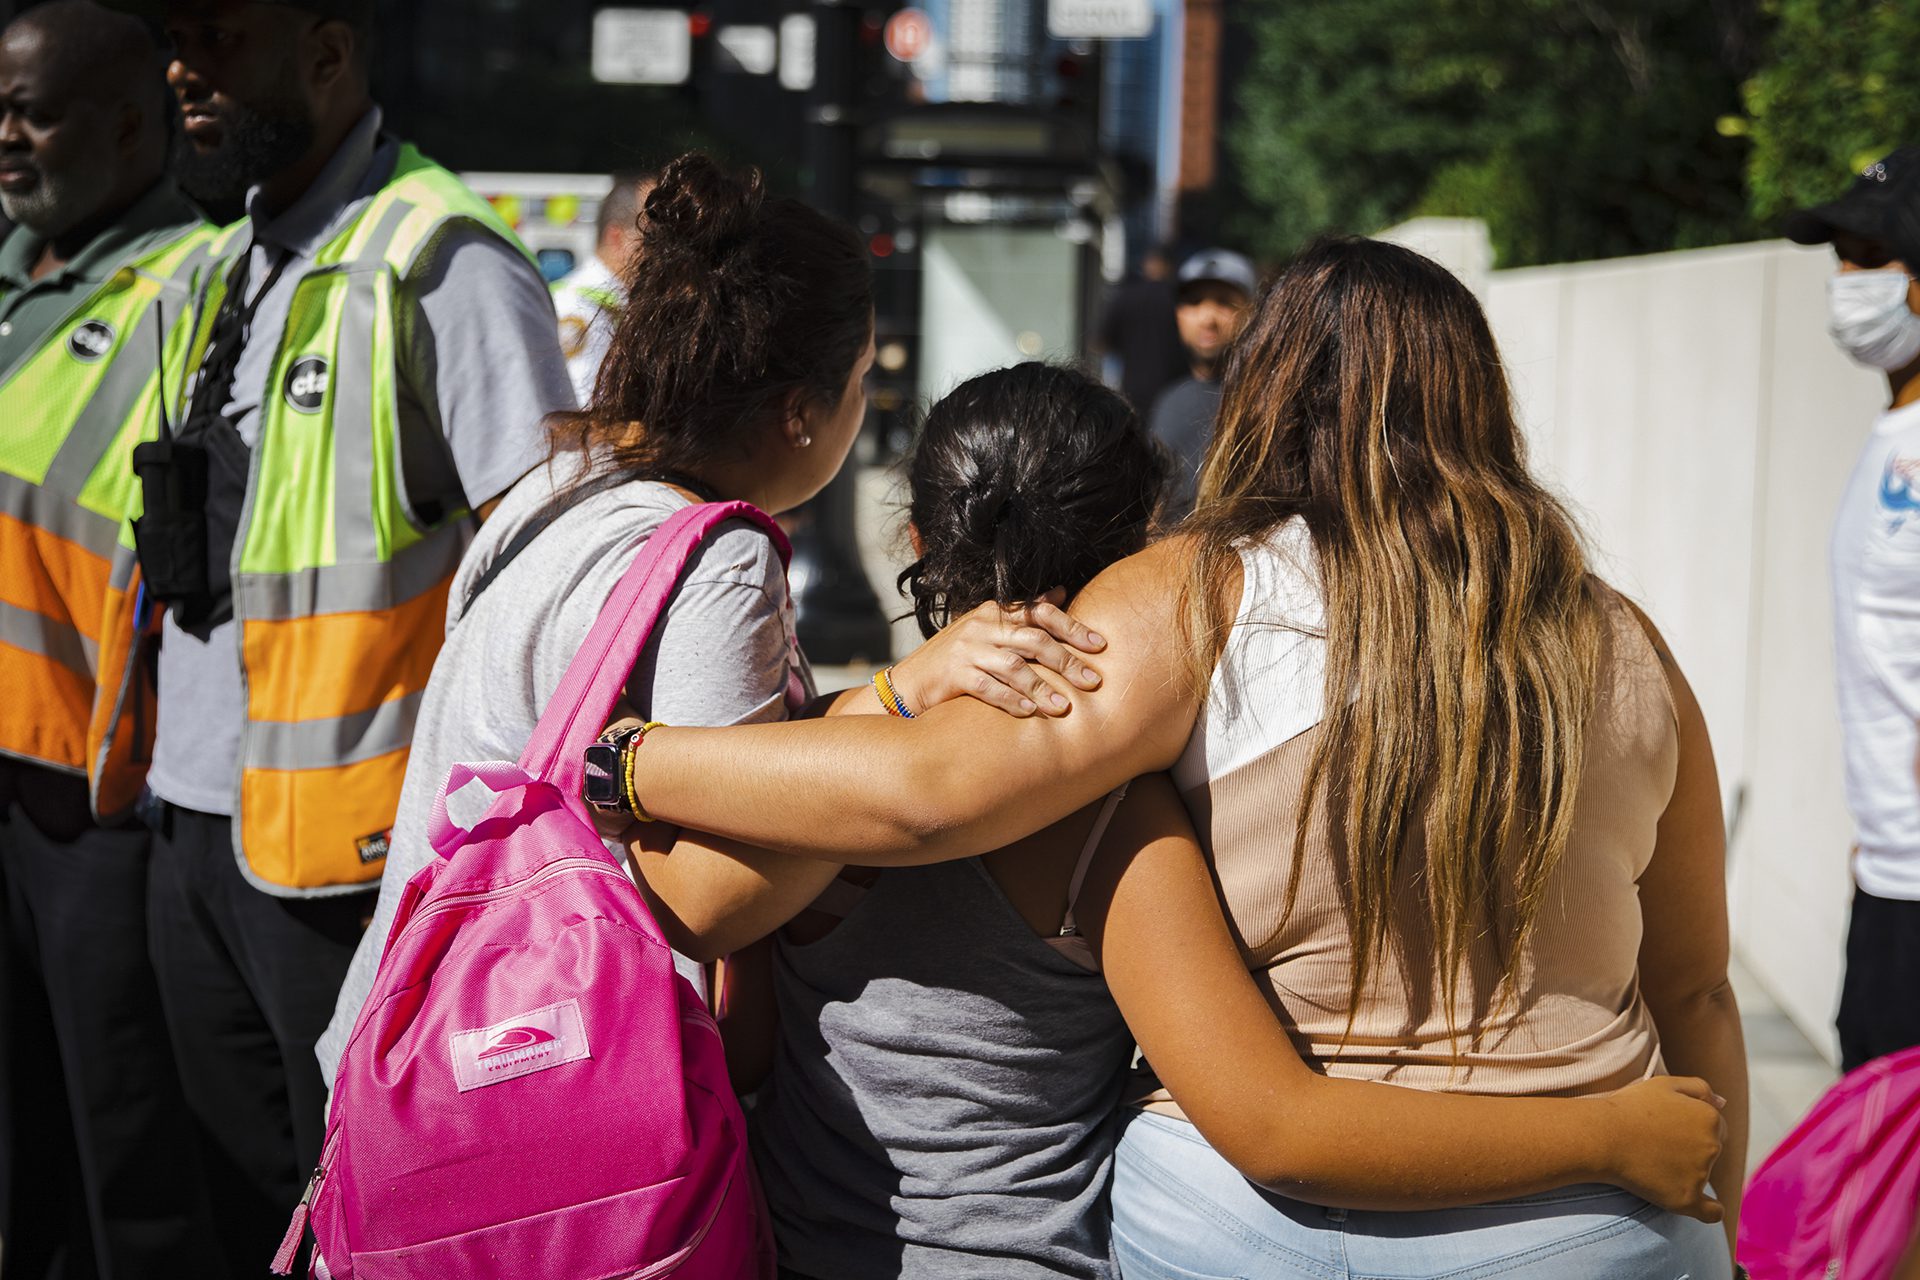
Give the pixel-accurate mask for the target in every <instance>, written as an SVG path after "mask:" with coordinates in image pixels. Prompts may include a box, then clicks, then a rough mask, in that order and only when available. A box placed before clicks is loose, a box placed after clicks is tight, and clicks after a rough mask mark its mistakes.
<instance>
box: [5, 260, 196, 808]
mask: <svg viewBox="0 0 1920 1280" xmlns="http://www.w3.org/2000/svg"><path fill="white" fill-rule="evenodd" d="M216 235H217V233H216V232H215V230H214V229H213V228H212V227H210V226H206V225H199V226H193V227H189V228H183V230H182V232H181V233H180V234H179V235H178V236H176V237H174V238H173V239H171V240H169V241H167V242H166V243H165V244H162V245H159V246H157V247H154V248H150V249H147V250H146V251H144V252H142V253H141V254H140V255H139V256H138V257H135V258H132V259H130V260H128V261H127V262H125V263H123V264H122V265H121V266H120V267H119V268H118V269H117V270H116V271H114V272H113V273H112V274H111V275H110V276H108V277H107V278H106V279H105V280H104V281H102V282H101V284H100V286H99V287H98V288H97V289H95V290H94V291H93V293H92V294H91V295H89V296H88V297H87V298H85V299H84V300H83V301H81V302H80V303H79V304H78V305H77V306H76V307H75V308H74V309H73V311H72V313H71V314H69V315H68V316H67V317H66V318H65V319H63V320H62V321H61V322H60V323H59V324H58V325H56V326H54V328H53V329H51V330H50V331H49V333H48V335H47V338H46V340H45V341H44V342H42V343H41V345H40V346H39V347H38V348H37V349H35V350H34V351H32V352H31V353H29V354H28V355H26V356H25V357H24V358H22V359H21V360H19V361H18V362H17V363H16V364H15V365H14V366H13V367H12V368H11V369H8V370H5V371H0V682H4V684H5V687H6V689H7V692H6V696H5V697H3V698H0V752H4V753H6V754H8V755H12V756H15V757H18V758H21V759H25V760H30V761H34V762H36V763H39V764H43V765H46V766H49V767H51V768H55V769H61V770H66V771H70V772H73V773H85V774H86V775H87V778H88V782H89V791H90V794H91V797H92V803H93V808H94V812H95V814H96V816H98V817H100V818H102V819H112V818H116V817H120V816H122V815H124V814H125V813H126V812H127V811H128V810H130V809H131V808H132V807H133V803H134V801H135V800H136V799H137V798H138V796H139V794H140V788H141V786H142V785H143V784H144V782H145V780H146V769H147V763H148V762H149V761H150V760H151V758H152V747H153V725H154V712H153V696H154V691H153V688H152V683H151V681H149V680H148V679H146V677H145V674H144V670H143V668H144V663H142V662H141V661H138V660H137V656H136V655H137V654H138V651H139V647H140V640H141V633H142V631H143V630H144V622H145V620H144V619H142V618H141V617H140V616H139V613H140V611H139V610H138V609H137V607H136V605H137V601H138V596H139V589H140V575H139V568H138V565H137V563H136V561H135V557H134V551H133V531H132V527H131V525H130V524H129V523H128V520H127V513H128V512H129V511H130V510H131V509H132V507H133V504H134V502H135V494H136V492H137V488H138V486H137V483H136V481H135V477H134V473H133V456H132V455H133V447H134V445H135V444H137V443H139V442H140V441H141V440H143V439H152V438H153V437H154V436H155V435H156V434H157V433H158V424H159V417H160V410H161V402H162V390H163V388H164V398H165V400H166V402H167V412H168V414H169V415H171V416H173V417H175V418H177V417H178V415H179V413H180V412H181V407H182V405H183V403H184V390H183V387H184V383H185V381H186V373H187V370H188V368H189V359H190V351H189V348H190V344H191V342H192V340H193V338H194V335H195V331H196V328H197V325H196V321H195V316H194V303H195V300H196V298H198V297H199V295H200V293H201V283H202V280H203V278H204V277H205V276H206V275H207V274H209V273H210V272H211V270H212V265H213V245H214V241H215V238H216Z"/></svg>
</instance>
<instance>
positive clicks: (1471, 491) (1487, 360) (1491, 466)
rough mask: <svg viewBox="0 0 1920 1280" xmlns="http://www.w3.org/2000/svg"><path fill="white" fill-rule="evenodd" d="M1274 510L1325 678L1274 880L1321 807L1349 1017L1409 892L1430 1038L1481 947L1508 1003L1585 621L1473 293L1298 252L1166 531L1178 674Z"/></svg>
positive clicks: (1562, 783)
mask: <svg viewBox="0 0 1920 1280" xmlns="http://www.w3.org/2000/svg"><path fill="white" fill-rule="evenodd" d="M1294 516H1299V517H1301V518H1303V519H1304V520H1305V522H1306V526H1307V529H1308V530H1309V532H1310V535H1311V537H1312V541H1313V546H1314V550H1315V552H1316V555H1317V557H1318V561H1319V569H1320V576H1321V581H1322V584H1323V588H1324V591H1325V596H1326V653H1327V670H1326V688H1325V706H1326V709H1325V715H1324V719H1323V722H1322V728H1321V735H1320V738H1319V740H1318V742H1317V743H1316V744H1315V748H1314V752H1313V756H1312V760H1311V763H1310V765H1309V772H1308V775H1307V786H1306V789H1305V793H1304V795H1303V797H1302V800H1301V805H1300V810H1299V814H1298V821H1297V823H1296V834H1295V838H1294V844H1293V860H1294V874H1293V877H1292V884H1293V885H1295V886H1297V885H1298V883H1299V880H1300V873H1301V868H1302V862H1303V859H1304V856H1305V849H1306V840H1307V833H1308V825H1309V818H1310V816H1311V815H1312V814H1313V813H1314V812H1315V806H1316V804H1317V803H1318V804H1321V805H1323V806H1324V808H1323V809H1322V810H1321V812H1324V813H1325V814H1326V815H1327V820H1328V822H1329V825H1330V827H1331V835H1332V836H1333V838H1334V839H1335V840H1336V841H1337V842H1339V843H1340V844H1341V845H1342V846H1344V851H1345V861H1346V865H1347V868H1348V884H1347V885H1346V886H1345V890H1346V893H1345V897H1346V904H1347V913H1348V928H1349V935H1350V938H1351V942H1352V950H1353V985H1352V993H1351V1003H1350V1006H1349V1027H1351V1025H1352V1023H1351V1018H1352V1015H1353V1012H1354V1010H1355V1009H1356V1008H1357V1007H1358V1004H1359V1002H1360V1000H1361V998H1362V995H1363V994H1364V993H1365V991H1366V990H1367V987H1368V982H1369V980H1370V978H1371V977H1372V976H1373V975H1374V973H1375V972H1376V968H1377V966H1379V964H1380V961H1381V955H1382V952H1383V950H1385V949H1386V948H1387V947H1389V946H1390V945H1391V944H1392V943H1393V942H1394V941H1395V938H1394V931H1393V929H1392V925H1393V923H1394V911H1395V904H1396V902H1397V901H1398V902H1400V903H1402V904H1403V907H1404V903H1405V902H1406V901H1408V899H1406V898H1405V897H1404V896H1403V895H1404V894H1406V893H1407V892H1408V891H1409V890H1411V891H1412V892H1413V893H1414V894H1415V895H1416V896H1415V897H1414V898H1413V899H1412V901H1416V902H1417V901H1421V900H1422V899H1423V900H1424V905H1425V911H1426V916H1427V919H1426V921H1425V924H1426V925H1427V926H1428V927H1429V928H1430V929H1431V937H1432V941H1433V945H1434V947H1435V950H1436V953H1437V954H1436V955H1434V957H1433V961H1434V963H1435V965H1436V966H1437V972H1438V975H1439V978H1440V982H1441V996H1442V1001H1443V1003H1444V1005H1445V1007H1446V1008H1447V1010H1448V1018H1449V1025H1450V1026H1452V1025H1454V1022H1453V1012H1452V1011H1453V1010H1454V1008H1455V1007H1456V1006H1455V1001H1456V997H1457V993H1458V990H1459V981H1460V973H1461V970H1462V968H1463V966H1468V965H1469V963H1470V961H1472V960H1473V958H1474V956H1475V955H1476V948H1478V947H1480V946H1481V945H1482V944H1483V943H1484V944H1491V946H1492V949H1493V950H1492V955H1491V959H1492V961H1493V963H1494V967H1495V969H1496V971H1497V981H1495V982H1494V983H1493V984H1492V985H1493V989H1504V990H1505V991H1506V993H1507V994H1508V995H1511V994H1513V991H1512V988H1513V982H1514V978H1515V970H1516V966H1517V964H1518V960H1519V957H1520V954H1521V952H1522V949H1523V947H1524V945H1525V943H1526V941H1527V938H1528V936H1529V935H1530V933H1531V931H1532V929H1533V927H1534V924H1535V921H1536V920H1537V919H1538V917H1539V913H1540V908H1541V904H1542V899H1543V897H1544V894H1545V891H1546V886H1547V885H1548V882H1549V880H1550V879H1551V877H1552V876H1553V873H1554V869H1555V867H1556V866H1557V865H1558V864H1559V862H1560V859H1561V857H1562V856H1563V855H1564V854H1565V852H1566V848H1567V842H1568V839H1569V836H1570V835H1571V831H1572V825H1573V816H1574V807H1575V802H1576V800H1577V797H1578V793H1579V781H1580V776H1581V767H1582V763H1583V757H1584V754H1585V747H1586V737H1587V726H1588V722H1589V721H1590V719H1591V718H1592V715H1593V708H1594V701H1595V698H1594V689H1595V683H1596V678H1597V674H1598V667H1599V661H1600V653H1601V646H1602V627H1603V620H1602V615H1601V605H1600V603H1599V601H1598V599H1597V598H1596V596H1595V595H1594V593H1593V589H1592V586H1591V583H1590V579H1589V577H1588V573H1587V566H1586V560H1585V556H1584V554H1583V552H1582V550H1581V546H1580V540H1579V536H1578V534H1577V532H1576V531H1575V529H1574V527H1573V523H1572V521H1571V520H1570V519H1569V518H1568V516H1567V514H1566V512H1565V511H1564V510H1563V509H1562V508H1561V506H1560V504H1559V503H1558V502H1556V501H1555V500H1554V499H1553V497H1552V496H1550V495H1549V494H1548V493H1546V492H1545V490H1543V489H1542V488H1541V487H1540V486H1539V485H1538V484H1536V483H1535V482H1534V480H1533V478H1532V477H1531V476H1530V475H1529V474H1528V472H1527V467H1526V462H1525V457H1524V448H1523V445H1522V441H1521V438H1520V433H1519V430H1518V428H1517V427H1516V425H1515V423H1514V418H1513V408H1512V402H1511V395H1510V392H1509V390H1508V387H1507V382H1506V377H1505V375H1504V373H1503V372H1502V368H1501V363H1500V356H1499V352H1498V350H1497V349H1496V347H1495V345H1494V341H1493V334H1492V332H1491V331H1490V330H1489V329H1488V327H1487V322H1486V317H1485V316H1484V315H1483V314H1482V313H1481V310H1480V306H1479V303H1478V302H1477V301H1476V300H1475V299H1474V297H1473V295H1472V294H1471V293H1470V292H1469V291H1468V290H1467V289H1466V287H1465V286H1463V285H1462V284H1461V283H1460V282H1459V281H1458V280H1456V279H1455V278H1454V277H1453V276H1452V275H1451V274H1449V273H1448V272H1447V271H1446V270H1444V269H1443V268H1441V267H1440V266H1438V265H1437V264H1435V263H1433V262H1431V261H1429V260H1427V259H1426V258H1423V257H1421V256H1420V255H1418V254H1416V253H1413V252H1411V251H1409V250H1407V249H1403V248H1399V247H1397V246H1394V245H1390V244H1385V243H1382V242H1379V241H1373V240H1351V239H1340V240H1327V241H1322V242H1320V243H1318V244H1315V245H1314V246H1312V247H1310V248H1309V249H1307V250H1306V251H1305V252H1304V253H1302V254H1301V255H1300V256H1299V257H1298V258H1296V259H1295V260H1294V261H1293V262H1292V263H1291V264H1290V265H1289V266H1288V267H1287V268H1286V269H1285V270H1284V271H1283V272H1282V273H1281V274H1280V276H1279V277H1278V278H1277V279H1276V280H1275V281H1274V283H1273V284H1272V285H1271V287H1270V288H1269V290H1268V291H1267V293H1266V294H1265V296H1264V298H1263V299H1262V301H1261V303H1260V306H1259V308H1258V311H1257V313H1256V314H1255V315H1254V317H1253V318H1252V320H1251V321H1250V323H1249V325H1248V329H1247V331H1246V333H1244V334H1243V335H1242V336H1241V338H1240V340H1239V341H1238V342H1237V343H1236V344H1235V347H1234V350H1233V353H1232V355H1231V356H1230V358H1229V361H1228V365H1227V370H1226V380H1225V385H1224V387H1223V390H1222V398H1221V403H1220V413H1219V422H1218V425H1217V427H1216V431H1215V436H1214V442H1213V445H1212V448H1211V449H1210V451H1209V452H1208V454H1207V459H1206V463H1205V466H1204V468H1203V470H1202V472H1201V476H1200V486H1199V500H1198V507H1197V509H1196V512H1195V514H1194V516H1193V517H1192V518H1191V519H1190V520H1189V522H1188V523H1187V525H1186V526H1185V529H1186V530H1187V531H1188V532H1190V533H1192V534H1193V535H1194V537H1195V541H1196V544H1197V554H1196V557H1195V560H1194V564H1193V570H1192V577H1191V580H1190V582H1189V584H1188V589H1187V593H1186V595H1187V606H1186V614H1187V620H1188V624H1189V630H1190V639H1191V640H1192V641H1193V654H1194V660H1193V671H1192V674H1193V675H1194V677H1195V678H1196V679H1197V680H1201V681H1204V679H1205V678H1206V675H1207V673H1208V672H1209V671H1210V670H1211V667H1212V665H1213V662H1214V659H1215V657H1216V655H1217V654H1218V653H1219V652H1220V646H1221V645H1222V644H1223V643H1224V640H1225V636H1226V632H1227V629H1228V627H1230V626H1231V625H1232V621H1233V605H1232V602H1230V601H1228V600H1225V599H1223V598H1222V596H1221V593H1220V591H1219V589H1218V584H1219V583H1220V582H1221V581H1222V580H1223V578H1224V577H1225V576H1226V575H1229V574H1230V573H1231V572H1232V571H1233V570H1234V569H1235V568H1236V567H1237V551H1236V546H1237V545H1238V544H1239V543H1240V542H1241V541H1242V540H1244V539H1248V538H1257V537H1260V536H1262V535H1263V534H1265V533H1267V532H1268V531H1270V530H1271V529H1272V528H1273V527H1275V526H1276V525H1278V524H1279V523H1280V522H1282V521H1284V520H1287V519H1289V518H1291V517H1294ZM1416 837H1424V839H1423V840H1418V839H1416ZM1422 844H1423V845H1424V850H1423V853H1422V856H1421V857H1420V858H1419V860H1418V864H1417V865H1414V860H1413V859H1412V858H1410V857H1409V856H1408V853H1409V850H1413V849H1418V848H1419V847H1420V846H1421V845H1422ZM1293 893H1294V890H1293V889H1290V890H1289V897H1288V902H1287V909H1288V911H1289V912H1291V910H1292V908H1293ZM1475 967H1477V966H1475ZM1476 985H1477V984H1476ZM1503 998H1504V997H1503ZM1483 999H1484V1002H1485V1003H1489V1004H1490V1003H1491V991H1479V992H1476V1005H1479V1006H1482V1007H1484V1006H1483V1005H1482V1001H1483Z"/></svg>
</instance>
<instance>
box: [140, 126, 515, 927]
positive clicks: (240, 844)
mask: <svg viewBox="0 0 1920 1280" xmlns="http://www.w3.org/2000/svg"><path fill="white" fill-rule="evenodd" d="M455 224H466V225H470V226H475V227H479V228H481V229H483V230H485V231H487V232H490V233H492V234H494V235H497V236H499V237H501V238H502V239H504V240H506V241H507V242H508V243H510V244H512V245H514V246H515V247H516V248H518V249H519V250H520V251H521V252H522V253H523V254H525V253H526V249H525V246H523V245H521V244H520V242H519V240H518V239H517V238H516V237H515V236H514V234H513V231H512V229H511V228H509V227H508V226H507V225H506V223H505V222H503V221H502V220H501V219H500V217H499V215H498V214H496V213H495V212H494V210H493V208H492V206H490V205H488V204H487V203H486V201H484V200H482V199H481V198H480V197H479V196H477V195H475V194H474V193H473V192H472V191H471V190H469V189H468V188H467V187H466V186H465V185H464V184H462V183H461V182H460V180H459V179H458V178H456V177H455V176H454V175H453V174H451V173H449V172H448V171H447V170H445V169H443V168H441V167H440V166H439V165H437V164H434V163H433V162H432V161H430V160H428V159H426V158H425V157H423V156H422V155H421V154H420V153H419V152H418V151H417V150H415V149H414V148H413V147H412V146H410V145H409V146H403V147H402V148H401V149H400V155H399V159H398V161H397V162H396V164H395V167H394V171H393V173H392V175H391V176H390V177H389V178H388V180H387V182H386V184H385V185H384V186H383V187H382V188H381V189H380V190H379V191H378V192H376V193H374V194H373V195H372V196H370V197H368V198H367V199H366V200H365V201H364V203H362V205H361V206H360V208H359V209H358V211H357V212H356V213H355V214H354V216H353V218H352V220H351V221H350V222H349V223H348V224H347V225H346V226H345V227H344V228H343V229H342V230H341V231H340V232H339V233H338V234H337V235H335V236H334V238H333V239H332V240H331V241H329V242H328V243H327V244H326V245H325V246H324V247H322V248H321V249H320V251H319V252H318V254H316V255H315V256H314V258H313V259H312V261H311V262H309V263H304V264H302V265H303V267H304V274H302V275H301V276H299V277H298V279H297V280H296V281H295V283H294V286H293V299H292V304H291V310H290V311H289V313H288V316H287V322H286V328H285V330H284V332H283V333H282V334H281V337H280V341H279V345H278V348H277V350H276V352H275V355H274V359H273V362H272V367H271V372H270V373H269V375H268V381H267V385H266V387H265V388H264V391H263V393H262V395H261V398H260V429H259V437H258V440H257V442H256V444H255V446H254V449H253V457H252V472H251V475H250V476H249V478H248V482H247V497H246V504H245V507H244V508H243V510H242V512H241V518H240V526H239V530H238V533H237V534H236V536H235V539H234V558H233V564H232V571H233V602H234V603H233V607H234V617H235V621H236V624H237V625H238V626H239V628H240V637H239V649H240V665H241V673H242V677H243V680H244V683H245V688H246V724H245V726H244V728H243V730H242V733H241V739H240V777H239V780H238V792H237V794H236V796H235V800H234V804H235V808H234V822H233V833H234V846H235V849H236V851H237V852H238V853H239V854H240V863H241V867H242V870H243V871H244V872H245V873H246V874H247V876H248V878H249V879H250V880H251V881H252V882H253V883H254V884H255V885H256V886H258V887H260V888H263V889H265V890H267V891H268V892H272V893H276V894H279V895H282V896H298V895H311V894H325V893H338V892H343V891H346V890H350V889H352V888H355V887H357V886H359V885H362V884H365V883H366V882H368V881H370V880H375V879H377V878H378V877H379V875H380V872H381V869H382V867H383V866H384V864H385V860H386V854H387V841H388V833H389V831H390V829H391V828H392V826H393V820H394V814H395V811H396V810H397V808H398V806H399V798H400V785H401V782H402V780H403V779H404V778H405V776H406V767H407V755H408V747H409V744H410V743H411V742H412V739H413V726H414V719H415V716H416V715H417V713H418V711H419V707H420V698H421V695H422V694H423V693H424V692H425V690H426V685H427V676H428V673H429V672H431V671H432V669H433V661H434V658H435V657H436V656H437V655H438V654H439V651H440V645H441V642H442V640H443V638H444V633H445V623H446V603H447V590H448V587H449V586H450V584H451V582H452V579H453V573H454V570H455V569H456V568H457V567H458V565H459V563H460V557H461V554H462V553H463V552H464V551H465V550H466V547H467V544H468V542H469V541H470V540H471V538H472V535H473V529H474V521H473V519H472V517H471V515H470V513H469V512H467V511H464V510H459V511H431V510H422V509H420V508H418V507H416V506H414V505H413V504H412V503H411V502H410V501H409V498H408V494H407V491H406V483H405V478H404V476H403V475H402V472H401V447H400V414H399V378H400V370H399V361H398V357H397V354H396V314H395V306H396V299H397V296H398V293H399V288H400V285H401V282H402V281H404V280H405V279H406V278H407V276H408V274H409V272H410V271H412V269H413V267H414V265H415V263H416V262H417V261H418V260H419V258H420V255H421V254H422V253H423V252H424V251H425V250H426V249H427V248H428V247H429V246H431V245H432V243H433V242H434V240H435V239H436V238H437V237H438V236H440V234H441V233H442V232H443V231H445V230H446V229H447V228H448V227H450V226H452V225H455ZM246 226H247V224H246V223H241V224H238V225H237V226H236V227H234V228H231V229H229V231H228V232H227V233H225V234H224V235H223V238H222V241H221V244H220V245H219V246H218V251H219V252H220V254H221V255H222V257H223V259H227V260H229V261H230V260H231V255H233V254H235V253H239V252H244V251H246V249H247V247H248V238H247V236H246V234H245V231H246ZM528 258H529V262H531V261H532V258H531V255H528ZM227 275H228V272H227V270H226V269H225V268H224V267H223V268H222V269H221V270H220V271H219V272H218V273H217V274H215V276H214V277H213V279H212V281H211V283H210V285H209V290H208V295H207V298H206V300H205V302H204V303H203V305H202V308H201V312H202V315H203V317H204V319H203V321H202V325H201V330H200V333H199V335H198V336H197V340H196V346H197V347H198V348H199V349H200V350H202V351H204V348H205V345H206V343H207V340H208V339H209V338H210V337H211V333H212V327H213V317H214V315H215V313H216V312H217V310H218V308H219V305H220V301H221V298H222V297H223V296H224V293H225V289H226V280H227ZM166 694H167V691H166V690H162V696H166Z"/></svg>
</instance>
